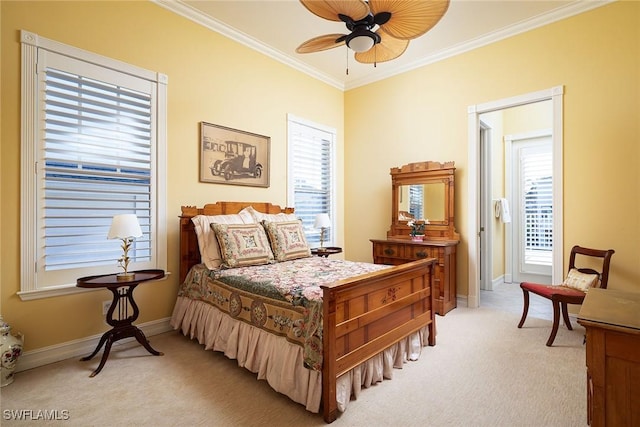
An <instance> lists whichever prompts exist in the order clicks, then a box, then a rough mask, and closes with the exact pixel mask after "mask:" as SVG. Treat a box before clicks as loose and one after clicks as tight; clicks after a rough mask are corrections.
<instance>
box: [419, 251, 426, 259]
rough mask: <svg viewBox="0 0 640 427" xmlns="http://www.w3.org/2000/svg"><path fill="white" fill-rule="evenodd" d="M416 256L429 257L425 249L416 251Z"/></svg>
mask: <svg viewBox="0 0 640 427" xmlns="http://www.w3.org/2000/svg"><path fill="white" fill-rule="evenodd" d="M416 256H417V257H418V258H426V257H427V253H426V252H425V251H420V252H416Z"/></svg>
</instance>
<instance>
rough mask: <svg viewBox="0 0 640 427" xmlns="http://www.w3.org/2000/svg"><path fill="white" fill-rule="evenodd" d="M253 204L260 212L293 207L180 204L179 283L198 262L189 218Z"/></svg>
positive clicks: (227, 211) (249, 203)
mask: <svg viewBox="0 0 640 427" xmlns="http://www.w3.org/2000/svg"><path fill="white" fill-rule="evenodd" d="M248 206H253V208H254V209H255V210H257V211H259V212H262V213H269V214H277V213H293V208H281V207H280V206H278V205H272V204H271V203H265V202H258V203H255V202H217V203H209V204H206V205H204V207H202V208H198V207H195V206H182V207H181V208H180V209H181V211H182V214H181V215H180V283H182V282H183V281H184V279H185V277H187V273H188V272H189V269H190V268H191V267H193V266H194V265H196V264H200V247H199V246H198V238H197V236H196V231H195V228H194V226H193V222H191V218H193V217H194V216H196V215H208V216H211V215H229V214H236V213H238V212H240V211H241V210H242V209H244V208H246V207H248Z"/></svg>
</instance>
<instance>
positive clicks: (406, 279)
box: [322, 258, 436, 423]
mask: <svg viewBox="0 0 640 427" xmlns="http://www.w3.org/2000/svg"><path fill="white" fill-rule="evenodd" d="M434 263H435V259H433V258H430V259H423V260H420V261H414V262H411V263H407V264H402V265H399V266H395V267H391V268H389V269H385V270H382V271H380V272H376V273H370V274H365V275H361V276H357V277H354V278H352V279H347V280H342V281H339V282H336V283H333V284H331V285H327V286H322V289H323V309H324V314H323V316H324V317H323V348H324V360H323V368H322V401H323V403H322V405H323V416H324V420H325V421H326V422H328V423H330V422H333V421H334V420H335V419H336V417H337V415H338V414H337V410H338V409H337V404H336V379H337V378H338V377H339V376H340V375H342V374H344V373H345V372H347V371H349V370H350V369H353V368H354V367H356V366H358V365H359V364H361V363H363V362H365V361H366V360H368V359H369V358H371V357H373V356H374V355H376V354H378V353H380V352H381V351H383V350H385V349H386V348H388V347H390V346H391V345H393V344H395V343H396V342H398V341H400V340H401V339H403V338H404V337H406V336H408V335H410V334H412V333H414V332H416V331H418V330H420V329H421V328H423V327H424V326H428V331H429V338H428V344H429V345H431V346H433V345H435V343H436V338H435V336H436V331H435V312H434V309H433V305H434V301H433V293H432V270H433V265H434Z"/></svg>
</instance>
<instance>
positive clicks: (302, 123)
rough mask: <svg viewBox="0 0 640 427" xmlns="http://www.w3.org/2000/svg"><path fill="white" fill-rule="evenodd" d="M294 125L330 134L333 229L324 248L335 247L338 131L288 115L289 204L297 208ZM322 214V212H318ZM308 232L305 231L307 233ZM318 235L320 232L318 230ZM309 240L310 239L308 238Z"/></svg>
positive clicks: (330, 210)
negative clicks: (294, 169)
mask: <svg viewBox="0 0 640 427" xmlns="http://www.w3.org/2000/svg"><path fill="white" fill-rule="evenodd" d="M292 124H296V125H300V126H304V127H308V128H312V129H315V130H318V131H321V132H325V133H327V134H329V136H330V139H329V144H330V146H331V147H330V150H331V154H330V160H329V168H330V172H329V173H330V175H331V176H330V184H329V185H330V190H329V192H330V199H331V201H330V208H329V212H323V213H328V214H329V218H330V220H331V227H330V233H329V239H328V240H326V241H324V246H334V245H335V244H336V241H337V228H336V213H337V196H338V195H337V189H336V172H337V157H336V130H335V129H334V128H331V127H329V126H325V125H321V124H318V123H314V122H312V121H310V120H307V119H303V118H300V117H296V116H295V115H293V114H288V115H287V125H288V126H287V140H288V144H287V159H288V161H287V171H288V173H287V188H288V191H287V204H288V205H289V206H292V207H294V208H296V206H295V178H296V177H295V176H294V171H293V164H292V162H291V159H292V158H293V145H294V137H293V134H292ZM318 213H320V212H318ZM307 231H308V230H305V233H306V232H307ZM317 234H318V235H319V234H320V231H319V230H318V233H317ZM307 238H308V237H307Z"/></svg>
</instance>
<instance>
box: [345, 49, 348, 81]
mask: <svg viewBox="0 0 640 427" xmlns="http://www.w3.org/2000/svg"><path fill="white" fill-rule="evenodd" d="M345 52H347V76H348V75H349V48H348V47H347V49H346V50H345Z"/></svg>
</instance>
